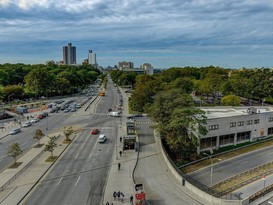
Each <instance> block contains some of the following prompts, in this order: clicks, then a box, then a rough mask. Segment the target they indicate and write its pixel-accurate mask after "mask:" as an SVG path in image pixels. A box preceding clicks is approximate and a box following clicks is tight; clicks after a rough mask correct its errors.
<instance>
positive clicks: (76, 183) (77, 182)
mask: <svg viewBox="0 0 273 205" xmlns="http://www.w3.org/2000/svg"><path fill="white" fill-rule="evenodd" d="M80 178H81V176H79V178H78V180H77V181H76V184H75V186H77V184H78V182H79V181H80Z"/></svg>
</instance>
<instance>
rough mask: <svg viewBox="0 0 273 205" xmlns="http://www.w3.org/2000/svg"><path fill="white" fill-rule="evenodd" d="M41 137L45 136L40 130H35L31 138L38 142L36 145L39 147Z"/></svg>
mask: <svg viewBox="0 0 273 205" xmlns="http://www.w3.org/2000/svg"><path fill="white" fill-rule="evenodd" d="M43 136H45V134H44V133H43V131H42V130H40V129H37V130H36V132H35V134H34V136H33V138H34V139H37V140H38V145H40V139H41V138H42V137H43Z"/></svg>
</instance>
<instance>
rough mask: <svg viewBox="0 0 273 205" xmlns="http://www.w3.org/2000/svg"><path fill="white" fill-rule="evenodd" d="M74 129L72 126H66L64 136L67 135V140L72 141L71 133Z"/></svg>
mask: <svg viewBox="0 0 273 205" xmlns="http://www.w3.org/2000/svg"><path fill="white" fill-rule="evenodd" d="M74 132H75V131H74V129H73V128H72V127H69V128H67V127H64V136H65V140H66V141H71V139H70V138H69V136H70V135H72V134H73V133H74Z"/></svg>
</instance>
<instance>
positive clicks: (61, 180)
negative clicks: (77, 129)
mask: <svg viewBox="0 0 273 205" xmlns="http://www.w3.org/2000/svg"><path fill="white" fill-rule="evenodd" d="M106 94H107V95H106V96H105V97H101V98H100V101H99V103H98V104H97V105H96V109H95V112H94V113H91V115H88V118H86V117H78V118H77V120H75V119H73V118H68V119H67V120H66V124H70V123H71V124H74V126H75V124H76V125H78V126H80V125H82V126H81V129H82V132H81V133H80V134H79V135H78V136H77V137H76V139H75V140H73V142H72V143H71V145H70V146H69V148H68V149H67V150H66V151H65V153H64V154H63V156H62V157H61V158H60V159H59V161H58V163H56V164H55V166H54V167H53V168H52V169H51V170H50V173H49V174H48V175H47V176H46V177H45V178H44V179H43V180H42V182H41V183H40V184H39V186H38V187H37V188H36V189H35V190H34V191H33V193H32V194H31V195H30V197H29V198H28V199H27V200H26V201H25V203H24V204H29V205H32V204H33V205H34V204H40V205H43V204H45V205H47V204H51V205H54V204H56V205H57V204H58V205H61V204H64V205H69V204H71V205H72V204H99V203H100V202H101V200H102V194H103V190H104V187H105V183H106V180H107V175H108V171H109V166H110V164H111V159H112V154H113V150H114V149H115V141H116V137H117V129H116V125H117V123H118V122H119V118H113V117H110V116H109V115H108V109H109V108H115V107H116V105H117V104H118V100H119V97H118V94H117V92H116V89H115V88H114V86H113V83H112V82H111V81H110V82H109V83H108V86H107V91H106ZM87 113H89V111H88V110H87ZM94 127H96V128H98V129H99V130H100V133H104V134H105V135H106V136H107V140H106V142H105V143H104V144H99V143H98V141H97V138H98V135H91V134H90V131H91V129H92V128H94Z"/></svg>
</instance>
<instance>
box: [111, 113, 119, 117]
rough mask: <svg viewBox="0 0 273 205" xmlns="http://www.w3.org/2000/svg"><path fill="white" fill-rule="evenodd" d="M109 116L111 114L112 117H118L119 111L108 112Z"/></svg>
mask: <svg viewBox="0 0 273 205" xmlns="http://www.w3.org/2000/svg"><path fill="white" fill-rule="evenodd" d="M110 116H112V117H119V116H120V113H119V112H110Z"/></svg>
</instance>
